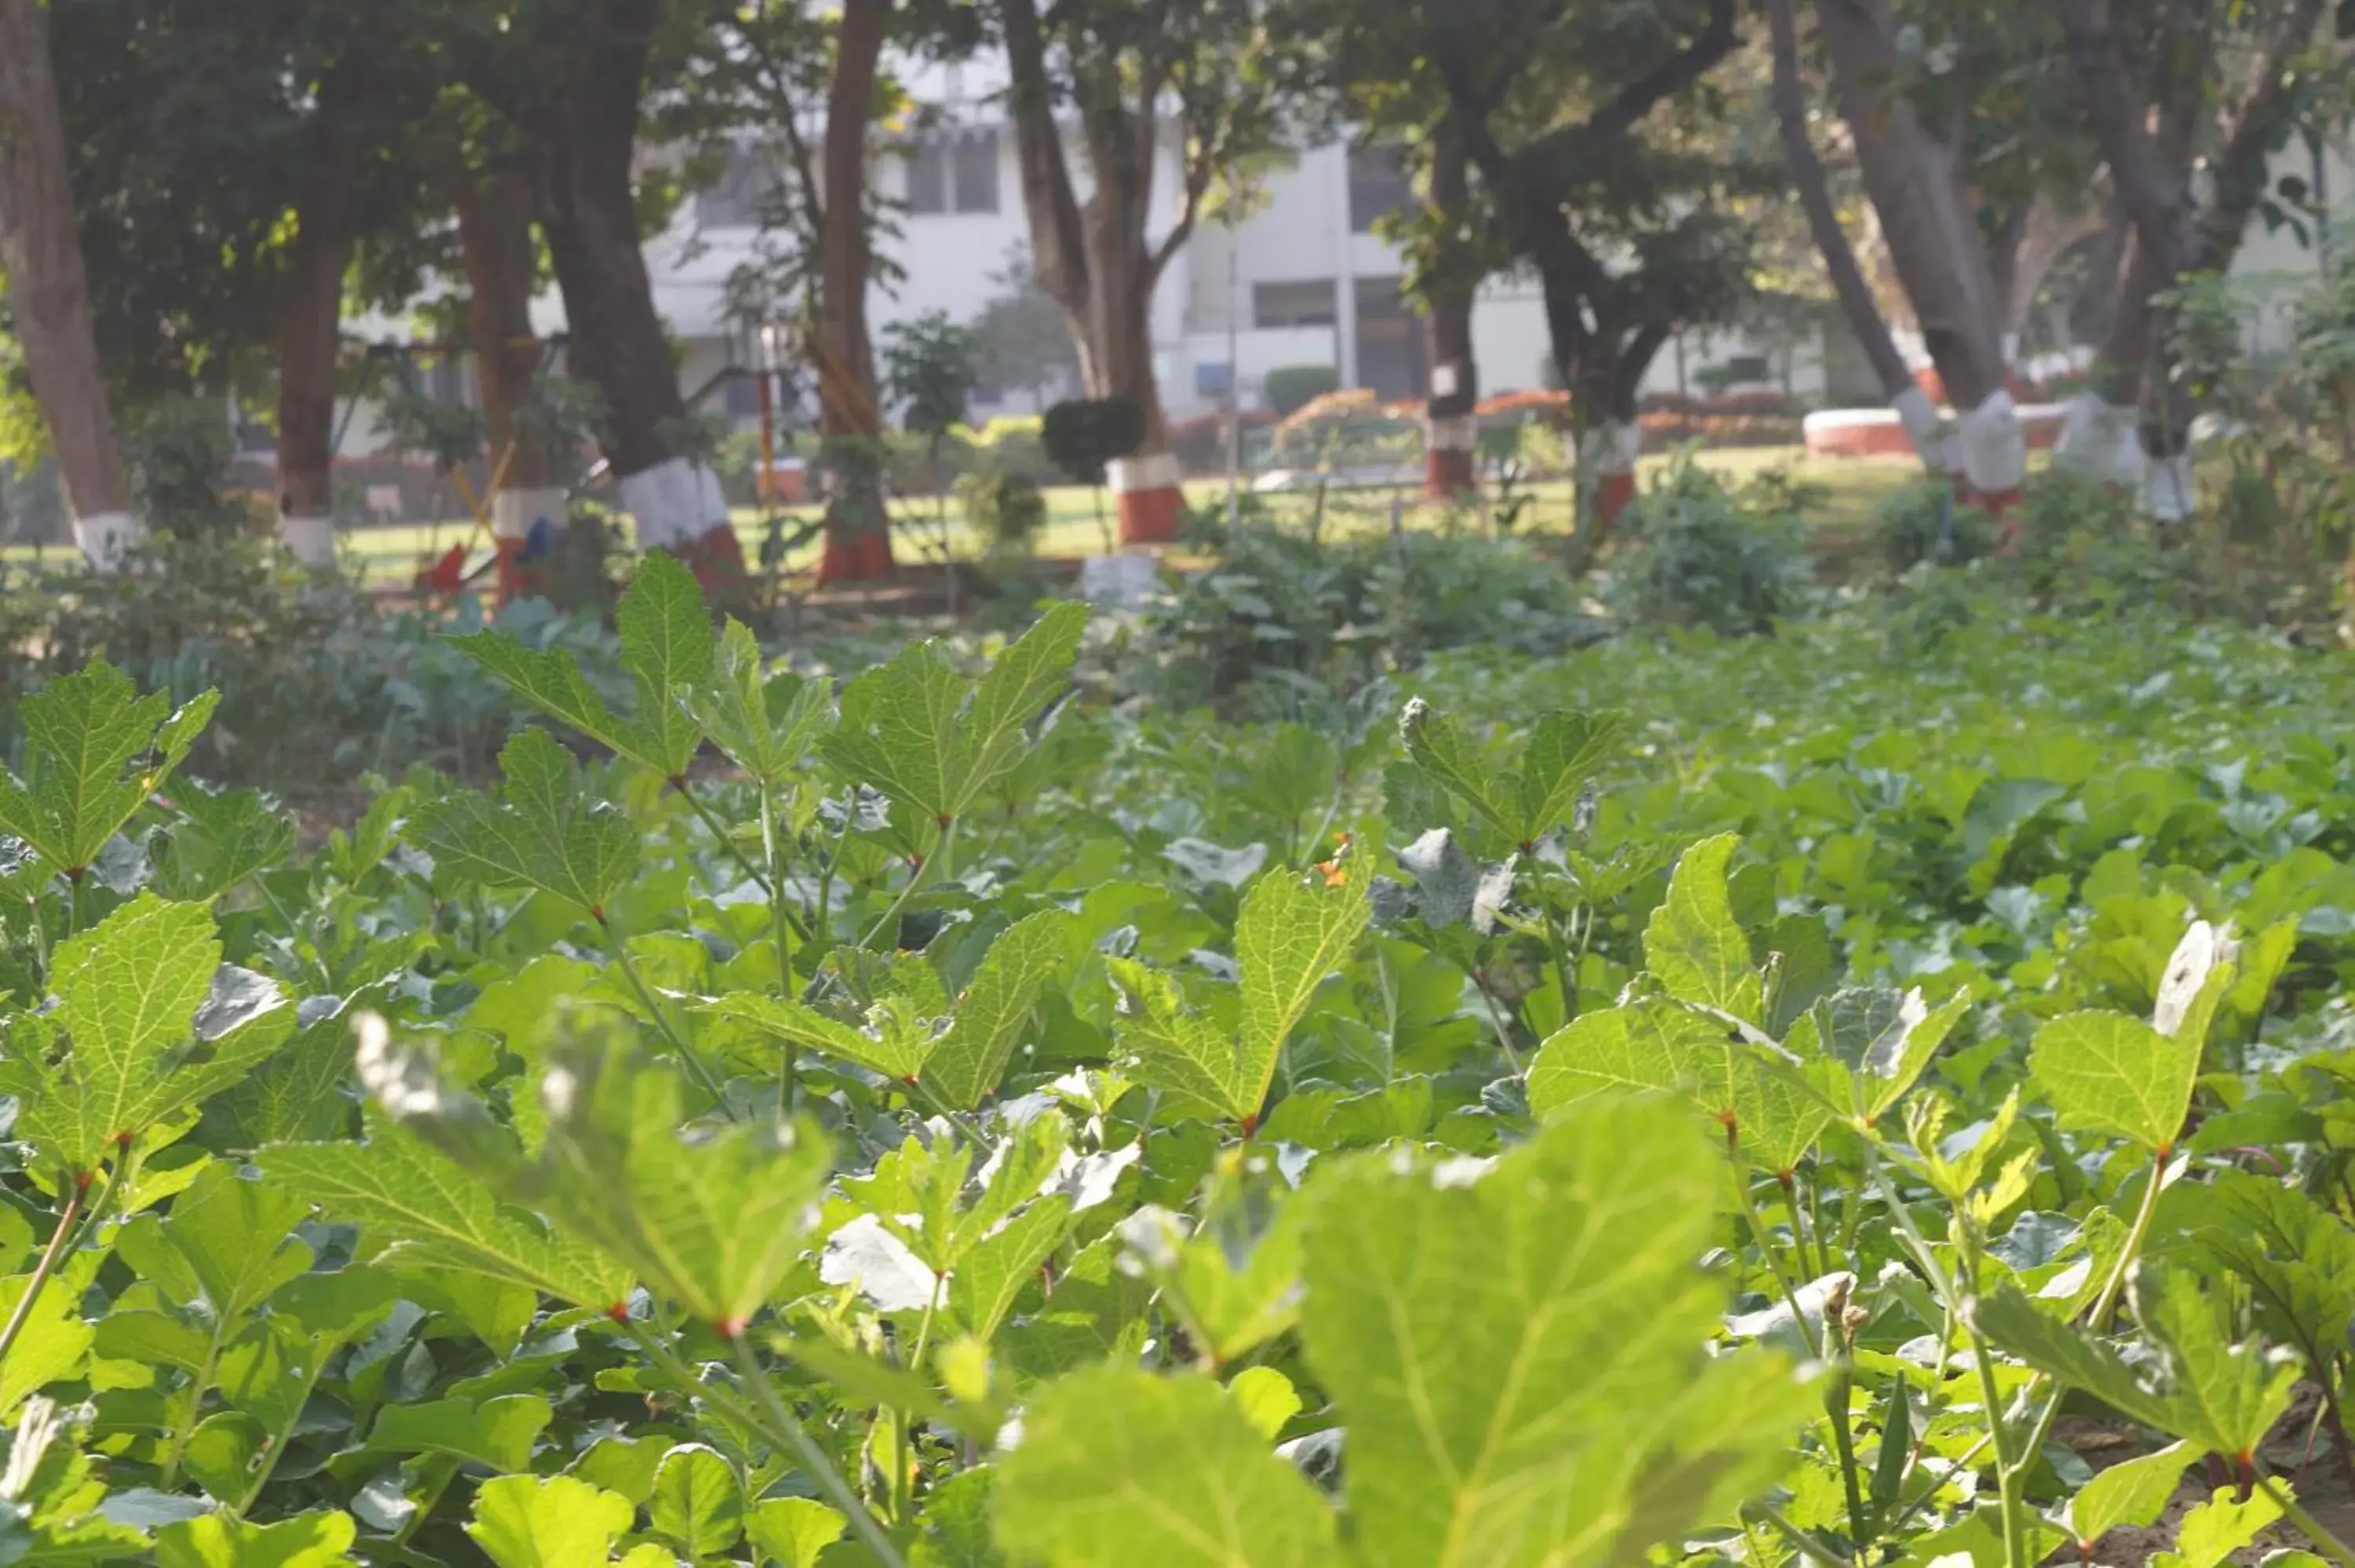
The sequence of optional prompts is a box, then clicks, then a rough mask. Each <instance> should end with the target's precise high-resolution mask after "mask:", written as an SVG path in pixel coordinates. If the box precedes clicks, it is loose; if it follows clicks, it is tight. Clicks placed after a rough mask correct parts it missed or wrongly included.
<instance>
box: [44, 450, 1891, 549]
mask: <svg viewBox="0 0 2355 1568" xmlns="http://www.w3.org/2000/svg"><path fill="white" fill-rule="evenodd" d="M1671 461H1674V460H1673V459H1671V458H1669V457H1667V456H1655V457H1647V458H1646V459H1644V460H1643V464H1642V468H1641V470H1640V473H1641V475H1642V482H1644V483H1646V484H1649V483H1650V482H1652V481H1653V480H1654V479H1655V478H1656V477H1657V476H1658V475H1659V474H1660V473H1662V472H1663V471H1665V470H1666V469H1667V467H1668V464H1669V463H1670V462H1671ZM1697 461H1699V462H1700V465H1701V466H1702V467H1703V468H1706V469H1710V470H1712V471H1716V472H1718V473H1721V474H1723V475H1725V476H1726V477H1727V478H1728V479H1729V480H1733V481H1737V482H1738V481H1741V480H1745V479H1749V478H1752V477H1753V476H1755V475H1757V474H1760V473H1764V472H1766V471H1770V470H1774V469H1783V470H1785V471H1788V472H1789V473H1790V474H1791V476H1792V477H1793V478H1794V479H1796V480H1799V481H1801V482H1805V483H1807V484H1810V485H1817V486H1821V487H1822V488H1823V489H1824V490H1825V491H1827V492H1828V495H1827V496H1826V497H1825V499H1824V501H1823V503H1822V505H1821V506H1820V508H1819V509H1818V510H1817V513H1816V514H1815V521H1816V522H1817V524H1819V525H1821V526H1823V527H1824V528H1826V529H1828V530H1834V531H1840V530H1846V529H1850V528H1860V527H1861V526H1863V525H1864V524H1865V523H1867V522H1868V521H1869V520H1870V516H1871V514H1872V510H1873V508H1874V506H1875V505H1876V504H1877V503H1879V502H1880V501H1881V498H1882V497H1884V496H1886V495H1888V494H1889V493H1891V491H1893V490H1895V489H1897V488H1898V487H1899V486H1901V485H1902V484H1903V483H1905V482H1906V481H1907V480H1908V479H1909V478H1911V477H1912V476H1913V474H1915V473H1917V472H1919V468H1918V467H1917V465H1915V464H1914V463H1913V461H1911V460H1903V461H1898V460H1874V459H1858V458H1809V457H1807V456H1806V453H1805V452H1803V451H1802V450H1800V449H1799V448H1797V447H1759V448H1743V449H1739V450H1727V451H1714V452H1702V453H1700V454H1699V456H1698V458H1697ZM1246 483H1248V481H1246ZM1186 493H1187V498H1188V500H1189V501H1191V502H1192V503H1194V504H1196V505H1197V506H1201V505H1216V504H1218V503H1220V501H1221V500H1222V499H1223V498H1224V496H1225V494H1226V482H1225V481H1223V480H1197V481H1194V482H1191V483H1189V484H1188V485H1187V486H1186ZM1526 493H1527V494H1528V495H1529V505H1528V507H1527V508H1526V509H1524V511H1523V512H1522V514H1521V516H1520V520H1519V524H1518V526H1519V529H1520V530H1521V531H1522V532H1525V533H1528V532H1557V533H1558V532H1562V531H1565V530H1567V529H1568V528H1569V526H1570V518H1571V510H1572V503H1573V493H1572V486H1571V484H1570V482H1568V481H1566V480H1553V481H1550V482H1544V483H1540V484H1537V485H1534V486H1531V487H1529V489H1528V491H1527V492H1526ZM1046 495H1047V527H1046V530H1045V532H1044V533H1043V534H1042V535H1040V537H1039V544H1038V553H1039V555H1040V556H1047V557H1050V558H1054V557H1071V556H1093V555H1101V554H1103V553H1104V552H1105V551H1106V549H1107V548H1108V547H1112V540H1113V539H1114V530H1116V529H1117V527H1118V520H1117V517H1116V516H1115V514H1114V506H1113V498H1112V496H1111V495H1110V494H1109V493H1104V494H1102V495H1099V494H1098V493H1096V492H1094V491H1092V490H1090V489H1088V488H1086V487H1084V486H1081V485H1061V486H1056V487H1053V488H1050V489H1049V490H1048V491H1047V493H1046ZM1394 498H1396V499H1398V500H1401V501H1403V502H1404V503H1405V505H1404V509H1403V513H1402V516H1403V520H1404V522H1405V524H1406V525H1407V526H1409V527H1432V526H1435V525H1437V524H1438V523H1439V522H1440V521H1441V519H1442V518H1443V516H1444V510H1443V509H1442V508H1439V507H1434V506H1426V505H1424V504H1423V503H1422V499H1421V496H1420V493H1418V492H1417V491H1415V490H1413V489H1400V490H1391V489H1370V490H1355V491H1334V492H1331V493H1328V495H1327V499H1326V518H1325V525H1326V526H1327V528H1329V529H1331V530H1333V531H1334V532H1336V533H1350V532H1356V531H1360V530H1371V529H1378V528H1384V527H1387V526H1388V525H1389V522H1390V514H1391V504H1392V502H1393V499H1394ZM1267 500H1268V503H1269V504H1270V505H1271V506H1273V508H1274V509H1275V510H1276V511H1277V512H1278V514H1280V515H1285V516H1290V517H1295V518H1299V519H1302V520H1304V521H1305V518H1306V516H1307V514H1308V511H1309V509H1310V508H1311V507H1312V506H1313V505H1314V501H1313V499H1312V497H1311V496H1310V494H1308V493H1303V492H1293V493H1284V494H1279V495H1275V496H1271V497H1269V498H1267ZM1099 503H1101V510H1099ZM893 513H894V515H895V517H897V518H899V519H900V520H901V521H902V522H903V524H905V527H904V531H903V532H901V533H900V535H899V537H898V538H897V539H895V541H894V545H895V547H896V549H897V552H898V555H899V558H900V561H901V562H903V563H915V562H919V561H923V560H928V559H929V560H938V559H940V556H941V549H942V534H941V530H940V529H939V527H938V525H937V524H936V519H937V518H938V517H939V516H940V512H939V503H937V502H935V501H933V500H932V498H930V497H922V498H918V499H914V500H911V501H908V502H904V503H900V504H898V505H896V506H895V507H894V508H893ZM816 514H817V511H816V508H815V507H810V506H803V507H794V508H788V509H787V510H786V515H787V516H788V517H790V518H793V519H795V520H796V521H807V520H813V519H815V516H816ZM947 516H948V530H947V546H948V549H949V551H950V552H951V553H953V554H954V556H957V557H959V558H966V557H971V556H976V555H978V554H979V553H980V549H981V543H982V541H981V540H980V538H979V537H978V536H977V535H975V534H974V533H973V532H972V531H971V530H970V529H968V528H966V527H965V526H964V522H963V519H962V517H961V516H960V514H959V510H958V507H957V503H956V502H955V500H954V498H952V499H951V500H950V501H949V503H948V509H947ZM735 521H736V531H737V533H738V535H740V536H741V538H742V539H743V541H744V551H745V555H746V556H747V557H748V558H756V557H757V555H758V552H759V549H760V546H761V540H762V535H763V534H764V533H765V532H766V527H767V524H766V520H765V518H764V517H763V516H762V514H761V513H759V512H757V511H753V510H751V509H743V510H740V511H739V512H738V513H737V514H736V517H735ZM472 531H473V524H472V523H471V521H469V520H467V519H464V518H456V517H453V518H445V519H443V520H442V521H440V522H438V523H436V522H421V523H400V524H380V525H375V526H369V527H362V528H354V529H350V530H348V531H347V532H346V535H345V538H346V547H347V548H348V549H350V550H351V551H352V552H353V553H354V554H356V555H357V556H358V557H359V559H360V562H361V563H362V564H363V566H364V567H365V568H366V570H367V573H368V576H369V577H372V578H375V579H377V580H380V581H381V580H388V579H391V580H400V579H405V578H406V577H408V576H409V575H410V573H411V572H412V571H414V570H415V569H416V567H417V566H418V565H419V563H420V562H421V561H423V560H428V559H431V558H432V557H433V556H436V555H438V554H440V553H441V552H442V551H444V550H447V549H448V548H449V547H450V546H453V545H454V544H458V543H460V542H461V541H463V540H465V539H467V538H468V537H469V535H470V534H471V533H472ZM5 555H6V556H8V557H10V558H15V559H26V560H29V559H31V558H33V556H34V550H33V547H32V546H12V547H10V548H8V549H7V550H6V551H5ZM817 556H818V546H817V545H816V544H815V543H812V544H809V545H806V546H803V547H802V548H801V549H799V550H796V551H795V552H794V554H793V555H792V556H790V557H789V558H788V560H787V563H786V565H787V567H788V569H791V570H800V569H806V568H809V567H815V565H816V562H817Z"/></svg>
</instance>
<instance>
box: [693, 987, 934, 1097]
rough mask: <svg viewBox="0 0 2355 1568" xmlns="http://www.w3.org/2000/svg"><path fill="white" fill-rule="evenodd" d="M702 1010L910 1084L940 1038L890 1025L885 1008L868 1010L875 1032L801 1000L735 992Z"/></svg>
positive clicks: (889, 1014) (893, 1021) (892, 1020)
mask: <svg viewBox="0 0 2355 1568" xmlns="http://www.w3.org/2000/svg"><path fill="white" fill-rule="evenodd" d="M701 1011H702V1012H708V1013H709V1014H710V1015H712V1016H713V1017H715V1018H725V1019H730V1020H732V1021H733V1022H738V1023H746V1024H750V1025H751V1026H752V1027H753V1028H755V1029H758V1030H761V1031H762V1032H763V1033H767V1034H771V1035H773V1036H774V1037H775V1038H777V1039H779V1040H783V1041H785V1042H787V1043H788V1044H794V1045H796V1046H799V1047H801V1048H802V1049H804V1050H808V1051H817V1052H822V1053H823V1054H826V1055H828V1056H832V1057H834V1058H835V1059H837V1061H843V1062H850V1063H855V1064H857V1065H859V1066H861V1067H864V1068H866V1069H867V1070H868V1072H870V1073H879V1074H881V1075H883V1076H884V1077H887V1078H889V1079H890V1080H891V1081H892V1082H893V1083H895V1084H911V1083H914V1082H916V1081H917V1080H918V1079H919V1078H921V1077H922V1075H923V1071H924V1064H925V1063H926V1062H927V1061H929V1060H931V1058H932V1052H933V1050H934V1049H935V1048H936V1047H937V1044H938V1041H937V1040H936V1038H935V1037H934V1036H933V1035H932V1033H930V1032H929V1031H923V1030H915V1029H907V1028H898V1027H893V1025H895V1024H897V1023H899V1022H900V1020H899V1019H898V1018H896V1017H894V1016H893V1015H892V1012H891V1010H890V1009H889V1008H879V1009H877V1010H874V1011H872V1012H869V1014H868V1022H869V1025H870V1027H871V1028H872V1030H873V1033H868V1030H864V1029H861V1028H859V1027H858V1025H857V1024H852V1023H845V1022H842V1020H840V1019H838V1018H829V1017H827V1016H826V1014H825V1013H823V1012H819V1011H818V1010H817V1009H816V1008H815V1007H812V1006H810V1005H809V1004H808V1003H807V1002H804V1001H785V1000H783V999H780V998H777V997H773V996H756V995H754V994H752V993H751V991H734V992H731V993H730V994H729V995H727V996H723V997H718V998H715V999H714V1000H712V1001H709V1002H706V1003H705V1004H704V1005H703V1007H702V1009H701Z"/></svg>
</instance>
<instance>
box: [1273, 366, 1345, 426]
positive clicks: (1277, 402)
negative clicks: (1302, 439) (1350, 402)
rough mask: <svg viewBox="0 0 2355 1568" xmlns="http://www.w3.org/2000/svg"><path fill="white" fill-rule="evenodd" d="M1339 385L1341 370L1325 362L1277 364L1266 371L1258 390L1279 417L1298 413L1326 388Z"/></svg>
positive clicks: (1331, 390) (1322, 394) (1335, 390)
mask: <svg viewBox="0 0 2355 1568" xmlns="http://www.w3.org/2000/svg"><path fill="white" fill-rule="evenodd" d="M1340 389H1341V373H1340V372H1339V371H1337V370H1336V369H1334V368H1333V366H1329V365H1280V366H1276V367H1275V368H1274V369H1273V370H1271V371H1269V372H1268V373H1267V377H1266V379H1265V381H1264V382H1263V385H1262V390H1263V392H1264V394H1265V395H1266V397H1267V406H1268V407H1269V408H1272V409H1273V410H1274V411H1275V413H1276V414H1277V415H1278V416H1279V417H1284V416H1289V415H1292V414H1296V413H1298V412H1299V411H1300V410H1301V409H1302V408H1306V407H1307V406H1308V405H1309V404H1310V403H1311V402H1313V401H1315V400H1316V398H1319V397H1323V396H1325V394H1327V392H1338V391H1339V390H1340Z"/></svg>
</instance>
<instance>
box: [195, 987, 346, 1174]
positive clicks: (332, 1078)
mask: <svg viewBox="0 0 2355 1568" xmlns="http://www.w3.org/2000/svg"><path fill="white" fill-rule="evenodd" d="M351 1065H352V1022H351V1018H350V1015H349V1014H347V1013H346V1012H340V1011H338V1012H333V1013H330V1014H328V1015H327V1016H325V1017H324V1018H320V1019H317V1020H315V1021H314V1022H311V1023H309V1024H306V1025H304V1027H303V1028H301V1029H300V1030H298V1031H297V1032H296V1033H295V1034H294V1037H293V1039H292V1040H291V1041H289V1042H288V1043H287V1044H286V1047H285V1049H284V1050H283V1051H282V1052H280V1053H279V1054H277V1055H276V1056H274V1057H272V1059H271V1060H270V1061H268V1062H265V1063H263V1064H262V1065H261V1066H260V1067H258V1068H256V1069H255V1070H253V1071H252V1072H250V1073H248V1074H247V1075H245V1076H244V1077H243V1078H241V1079H240V1080H239V1081H238V1082H237V1083H235V1084H234V1085H232V1086H229V1088H228V1089H226V1090H224V1091H222V1092H221V1093H219V1094H218V1095H215V1096H214V1097H212V1098H211V1100H210V1101H209V1102H208V1104H207V1106H206V1107H205V1126H206V1128H207V1129H208V1132H210V1133H212V1134H215V1135H216V1136H214V1137H213V1138H212V1139H211V1140H210V1144H209V1146H210V1147H212V1148H215V1149H229V1150H255V1149H259V1148H261V1146H262V1145H263V1144H265V1143H290V1142H304V1141H309V1140H313V1139H326V1138H330V1137H333V1136H334V1135H336V1133H338V1132H340V1131H341V1130H343V1129H344V1128H346V1126H348V1125H349V1123H350V1119H351V1114H352V1103H351V1101H350V1099H349V1098H348V1097H346V1095H345V1094H344V1092H343V1091H344V1086H345V1085H346V1082H347V1081H348V1080H349V1079H350V1077H351Z"/></svg>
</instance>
